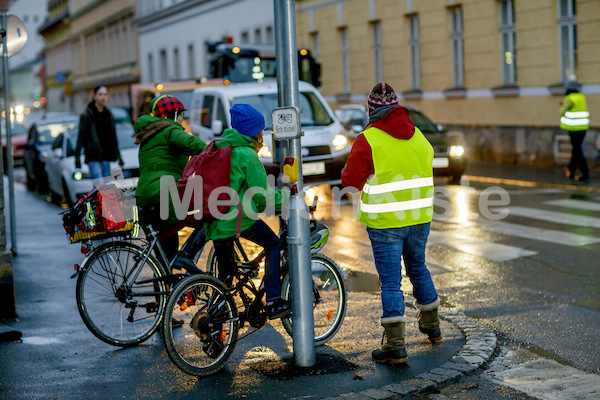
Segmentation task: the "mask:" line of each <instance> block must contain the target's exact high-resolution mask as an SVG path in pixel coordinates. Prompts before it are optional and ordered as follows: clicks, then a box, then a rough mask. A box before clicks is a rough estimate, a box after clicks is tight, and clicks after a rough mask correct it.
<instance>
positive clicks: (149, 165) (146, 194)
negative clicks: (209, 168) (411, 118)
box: [133, 115, 206, 223]
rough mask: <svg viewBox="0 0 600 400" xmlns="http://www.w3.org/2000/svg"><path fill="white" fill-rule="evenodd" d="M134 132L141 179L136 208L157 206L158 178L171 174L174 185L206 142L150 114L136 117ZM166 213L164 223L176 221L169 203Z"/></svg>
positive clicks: (158, 200)
mask: <svg viewBox="0 0 600 400" xmlns="http://www.w3.org/2000/svg"><path fill="white" fill-rule="evenodd" d="M133 129H134V131H135V143H136V144H139V145H140V151H139V154H138V159H139V163H140V178H139V181H138V184H137V189H136V191H135V196H136V198H137V205H139V206H141V207H144V206H150V205H155V206H156V205H158V204H159V202H160V190H161V187H160V177H161V176H163V175H171V176H172V177H173V178H174V182H175V184H177V181H178V180H179V179H180V178H181V174H182V173H183V169H184V168H185V165H186V164H187V162H188V159H189V157H190V156H193V155H196V154H198V153H200V152H201V151H202V150H204V148H205V147H206V143H204V142H203V141H202V140H200V139H198V138H197V137H194V136H192V135H189V134H187V133H186V132H185V131H184V130H183V128H182V127H181V125H179V124H178V123H177V122H175V121H171V120H168V119H165V118H158V117H153V116H150V115H143V116H141V117H140V118H138V119H137V121H135V124H134V125H133ZM162 189H163V190H168V188H162ZM175 189H176V188H175ZM169 202H170V203H171V200H170V196H169ZM169 210H170V212H169V219H168V220H167V222H168V223H175V222H177V221H178V219H177V217H175V214H174V211H173V205H172V204H170V205H169Z"/></svg>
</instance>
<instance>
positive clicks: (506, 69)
mask: <svg viewBox="0 0 600 400" xmlns="http://www.w3.org/2000/svg"><path fill="white" fill-rule="evenodd" d="M500 37H501V40H502V82H503V83H504V84H505V85H514V84H516V83H517V63H516V61H517V48H516V46H515V8H514V0H502V1H500Z"/></svg>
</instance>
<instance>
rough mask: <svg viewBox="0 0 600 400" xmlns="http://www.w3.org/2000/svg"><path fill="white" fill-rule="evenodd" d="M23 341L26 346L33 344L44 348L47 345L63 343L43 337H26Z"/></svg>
mask: <svg viewBox="0 0 600 400" xmlns="http://www.w3.org/2000/svg"><path fill="white" fill-rule="evenodd" d="M21 340H22V342H23V343H25V344H33V345H36V346H43V345H47V344H56V343H62V342H61V341H60V340H58V339H56V338H49V337H41V336H31V337H24V338H23V339H21Z"/></svg>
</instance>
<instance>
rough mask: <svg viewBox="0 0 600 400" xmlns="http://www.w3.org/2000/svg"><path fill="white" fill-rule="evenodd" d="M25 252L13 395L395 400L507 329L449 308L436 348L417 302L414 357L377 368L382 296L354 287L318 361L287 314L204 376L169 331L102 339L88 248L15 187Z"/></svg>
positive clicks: (410, 330) (458, 371)
mask: <svg viewBox="0 0 600 400" xmlns="http://www.w3.org/2000/svg"><path fill="white" fill-rule="evenodd" d="M16 204H17V207H16V209H17V212H16V216H17V235H18V247H19V254H18V256H17V257H16V258H15V260H14V271H15V291H16V306H17V313H18V318H17V319H16V320H4V321H2V323H3V324H4V325H6V326H9V327H12V328H14V329H16V330H18V331H20V332H22V334H23V336H22V338H21V340H16V341H8V342H2V343H0V398H2V399H37V398H40V399H55V398H56V399H59V398H60V399H80V398H81V399H84V398H85V399H90V398H98V399H104V398H106V399H113V398H126V399H129V398H132V399H133V398H135V399H154V398H156V399H159V398H169V399H185V398H199V397H202V398H203V399H224V398H231V399H235V398H250V399H252V398H255V399H262V398H332V397H333V398H356V399H384V398H394V397H398V396H401V395H407V394H415V393H418V392H423V391H434V390H437V389H439V388H441V387H442V386H444V385H446V384H448V383H450V382H453V381H456V380H458V379H460V378H461V377H462V376H464V375H466V374H470V373H472V372H474V371H475V370H478V369H480V368H482V367H483V366H485V365H487V363H488V362H489V360H490V359H491V357H492V355H493V353H494V351H495V349H496V345H497V342H496V337H495V335H494V333H493V332H492V331H491V330H490V329H489V328H488V327H487V326H486V325H484V324H482V323H480V322H478V321H476V320H475V319H472V318H469V317H466V316H464V315H463V314H461V313H459V312H455V311H453V310H452V309H447V308H443V309H442V311H441V314H442V317H443V321H442V326H441V327H442V332H443V335H444V341H443V342H442V343H440V344H438V345H435V346H434V345H431V344H430V343H429V342H428V341H427V340H426V338H425V336H424V335H422V334H421V333H420V332H418V329H417V322H416V315H417V314H416V310H414V309H413V308H412V307H409V306H408V303H409V302H410V301H412V298H410V297H409V296H407V299H406V300H407V306H408V307H407V313H406V315H407V317H408V326H407V337H406V339H407V347H408V354H409V361H408V363H407V364H406V365H402V366H395V367H392V366H385V365H377V364H374V363H373V362H372V361H371V359H370V353H371V351H372V350H373V349H375V348H377V347H378V346H379V345H380V340H381V334H382V328H381V326H380V325H379V316H380V307H381V305H380V298H379V295H378V293H371V292H351V293H350V294H349V301H348V312H347V315H346V319H345V321H344V325H343V326H342V328H341V329H340V331H339V332H338V334H337V335H336V337H335V338H333V339H332V340H331V342H330V343H328V344H327V345H325V346H321V347H319V348H317V360H318V363H317V365H316V366H315V368H309V369H299V368H296V367H294V365H293V362H291V359H292V357H293V354H292V341H291V338H290V337H288V336H287V335H286V334H285V331H284V330H283V327H282V326H281V324H280V323H279V322H274V323H273V324H268V325H267V326H266V327H265V328H263V329H262V330H260V331H258V332H256V333H254V334H252V335H250V336H248V337H247V338H245V339H243V340H241V341H240V342H239V343H238V344H237V346H236V349H235V350H234V352H233V355H232V357H231V358H230V360H229V361H228V363H227V366H226V367H225V368H224V370H223V371H222V372H221V373H218V374H216V375H214V376H211V377H208V378H204V379H197V378H195V377H190V376H188V375H186V374H184V373H183V372H181V371H179V370H178V369H177V368H176V367H175V366H174V365H173V364H172V363H171V362H170V360H169V358H168V356H167V354H166V352H165V350H164V347H163V344H162V339H161V337H160V335H159V334H155V335H154V336H153V337H152V338H150V339H149V340H148V341H147V342H145V343H143V344H142V345H140V346H138V347H135V348H129V349H119V348H116V347H112V346H109V345H107V344H104V343H102V342H101V341H99V340H98V339H96V338H95V337H94V336H93V335H92V334H91V333H90V332H89V331H88V330H87V328H86V327H85V325H84V324H83V322H82V321H81V318H80V316H79V314H78V312H77V307H76V302H75V281H74V280H71V279H69V276H70V275H71V274H72V273H73V265H74V264H75V263H79V262H81V260H82V259H83V255H82V254H80V252H79V246H78V245H69V244H68V242H67V238H66V235H65V234H64V231H63V229H62V224H61V219H60V216H59V215H58V213H59V212H60V211H61V210H60V208H59V207H57V206H56V205H53V204H49V203H47V202H46V201H45V199H43V198H42V197H41V196H38V195H35V194H31V193H28V192H27V191H26V189H25V187H24V186H23V185H21V184H17V186H16Z"/></svg>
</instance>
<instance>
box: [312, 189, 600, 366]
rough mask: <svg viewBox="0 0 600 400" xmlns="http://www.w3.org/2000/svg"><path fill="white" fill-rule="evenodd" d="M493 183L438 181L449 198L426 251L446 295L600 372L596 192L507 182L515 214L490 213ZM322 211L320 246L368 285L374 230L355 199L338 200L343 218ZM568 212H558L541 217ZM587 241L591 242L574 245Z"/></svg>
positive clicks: (506, 334) (524, 339)
mask: <svg viewBox="0 0 600 400" xmlns="http://www.w3.org/2000/svg"><path fill="white" fill-rule="evenodd" d="M441 183H442V182H438V181H437V180H436V185H438V184H441ZM464 183H465V182H464V181H463V185H464ZM489 186H490V185H482V184H476V185H475V184H474V185H471V186H470V187H466V186H445V187H444V186H441V185H440V187H441V188H442V189H443V193H441V194H440V195H439V199H438V200H444V201H446V202H448V203H450V204H451V205H452V207H449V206H448V204H447V203H443V202H441V201H436V205H437V206H436V209H435V212H436V214H435V215H434V221H433V222H432V225H431V229H432V233H431V235H430V238H429V243H428V247H427V253H426V256H427V263H428V265H429V268H430V270H431V272H432V275H433V279H434V282H435V284H436V287H437V290H438V292H439V294H440V298H441V299H442V301H443V304H445V305H447V306H451V307H456V308H457V309H459V310H461V311H463V312H465V313H466V314H467V315H469V316H471V317H474V318H477V319H480V320H482V321H483V322H485V323H487V324H488V325H490V326H491V327H492V328H494V329H495V331H496V332H497V333H498V334H499V336H500V338H501V339H503V340H504V341H509V342H515V343H518V344H523V345H525V347H528V348H530V349H531V350H532V351H534V352H536V353H538V354H540V355H542V356H544V357H548V358H552V359H555V360H557V361H559V362H563V363H565V364H568V365H571V366H574V367H576V368H580V369H583V370H586V371H589V372H595V373H599V372H600V361H599V360H600V346H598V343H599V342H600V192H596V193H583V192H577V191H569V190H555V189H538V188H523V187H510V186H504V187H502V189H505V191H506V195H507V196H508V197H507V199H508V203H507V207H509V208H511V209H512V210H514V213H515V214H519V215H511V214H509V215H508V216H507V217H506V218H504V219H502V220H500V221H497V222H496V221H491V222H490V221H489V220H488V219H486V218H484V217H483V216H482V214H481V209H480V206H479V203H480V199H481V197H482V191H483V190H485V189H486V188H488V187H489ZM317 191H318V190H317ZM326 194H327V192H321V197H324V195H326ZM443 194H447V195H449V197H448V196H443ZM491 199H492V200H497V201H498V202H500V197H499V196H495V197H494V196H492V197H491ZM440 204H441V205H442V206H443V207H440V206H439V205H440ZM498 208H500V209H502V208H503V207H501V206H497V205H491V206H490V207H489V209H490V210H493V212H498V210H497V209H498ZM449 209H451V210H452V212H451V213H448V212H446V211H447V210H449ZM322 212H323V213H324V215H325V218H326V219H329V221H328V224H329V225H330V226H331V228H332V239H331V240H330V244H328V246H327V247H326V248H325V250H324V253H326V254H328V255H330V256H331V257H333V258H335V259H336V260H337V261H338V262H340V264H342V265H343V266H344V267H346V268H348V269H351V270H353V271H358V272H359V273H358V274H355V275H358V277H357V279H356V281H355V283H354V285H355V287H356V288H357V289H358V290H361V289H366V290H370V289H372V288H373V287H374V286H376V285H377V278H376V271H375V268H374V266H373V262H372V260H373V256H372V253H371V250H370V246H369V239H368V236H367V234H366V231H365V229H364V228H363V227H362V226H361V225H358V224H357V223H356V222H355V221H353V220H352V215H353V212H352V210H351V206H350V205H344V206H342V207H341V212H340V214H341V219H339V220H337V221H333V220H331V215H332V214H333V212H332V211H324V210H322ZM520 214H523V215H520ZM563 214H564V220H561V222H550V221H547V220H544V219H542V218H550V219H553V218H554V219H556V218H557V216H558V217H561V218H562V217H563ZM548 216H549V217H548ZM500 231H502V232H503V233H499V232H500ZM555 231H558V233H557V232H555ZM564 234H567V235H566V236H563V235H564ZM570 234H573V235H572V236H569V235H570ZM515 235H518V236H515ZM549 240H552V241H549ZM457 242H459V243H458V244H457ZM557 242H558V243H557ZM586 242H595V243H590V244H583V245H575V244H576V243H586ZM565 243H570V245H566V244H565ZM502 245H504V246H510V247H504V246H502ZM457 248H459V250H457ZM510 257H514V258H513V259H506V260H502V259H503V258H510ZM499 260H500V261H499ZM406 281H407V279H405V280H403V285H404V284H407V283H408V282H406ZM350 284H351V285H352V283H350ZM407 286H408V287H410V285H407Z"/></svg>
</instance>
